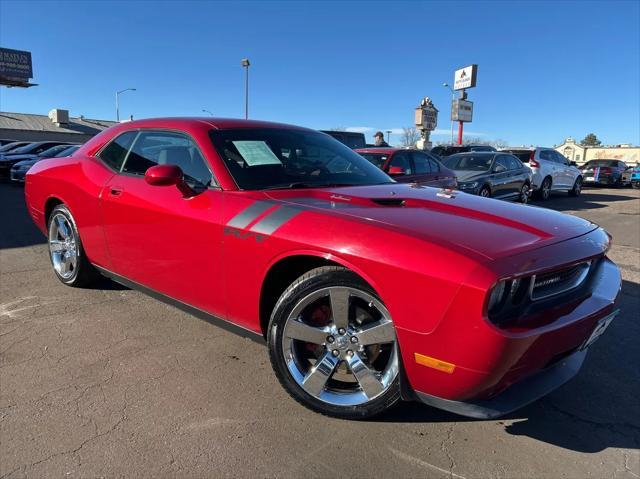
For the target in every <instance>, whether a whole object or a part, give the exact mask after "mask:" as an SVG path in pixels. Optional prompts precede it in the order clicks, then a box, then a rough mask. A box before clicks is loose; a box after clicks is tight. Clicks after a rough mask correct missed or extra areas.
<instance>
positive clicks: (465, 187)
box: [458, 181, 478, 190]
mask: <svg viewBox="0 0 640 479" xmlns="http://www.w3.org/2000/svg"><path fill="white" fill-rule="evenodd" d="M458 185H459V186H460V188H462V189H463V190H469V189H471V188H477V187H478V182H477V181H472V182H470V183H458Z"/></svg>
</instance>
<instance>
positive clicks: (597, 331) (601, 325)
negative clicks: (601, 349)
mask: <svg viewBox="0 0 640 479" xmlns="http://www.w3.org/2000/svg"><path fill="white" fill-rule="evenodd" d="M618 313H619V310H616V311H614V312H613V313H611V314H610V315H609V316H605V317H604V318H602V319H601V320H600V321H598V324H596V327H595V328H594V329H593V332H592V333H591V336H589V339H587V340H586V341H585V342H584V343H582V346H580V351H583V350H585V349H587V348H588V347H589V346H591V345H592V344H593V343H595V342H596V341H597V340H598V338H599V337H600V336H602V334H603V333H604V332H605V330H606V329H607V328H608V327H609V324H611V321H613V318H615V317H616V316H617V314H618Z"/></svg>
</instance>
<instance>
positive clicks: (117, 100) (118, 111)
mask: <svg viewBox="0 0 640 479" xmlns="http://www.w3.org/2000/svg"><path fill="white" fill-rule="evenodd" d="M125 91H136V89H135V88H125V89H124V90H120V91H117V92H116V121H117V122H118V123H120V93H124V92H125Z"/></svg>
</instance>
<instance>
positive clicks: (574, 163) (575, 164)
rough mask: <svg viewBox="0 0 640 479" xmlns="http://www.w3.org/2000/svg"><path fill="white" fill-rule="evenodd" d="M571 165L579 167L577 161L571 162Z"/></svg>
mask: <svg viewBox="0 0 640 479" xmlns="http://www.w3.org/2000/svg"><path fill="white" fill-rule="evenodd" d="M569 165H571V166H575V167H576V168H577V167H578V163H576V162H575V161H570V162H569Z"/></svg>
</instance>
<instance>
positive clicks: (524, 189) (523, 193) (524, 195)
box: [520, 184, 531, 205]
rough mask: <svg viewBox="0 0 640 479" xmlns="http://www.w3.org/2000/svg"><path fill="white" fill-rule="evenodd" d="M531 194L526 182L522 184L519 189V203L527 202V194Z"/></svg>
mask: <svg viewBox="0 0 640 479" xmlns="http://www.w3.org/2000/svg"><path fill="white" fill-rule="evenodd" d="M530 194H531V189H530V188H529V185H528V184H524V185H522V189H521V190H520V203H522V204H525V205H526V204H527V203H528V202H529V195H530Z"/></svg>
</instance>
